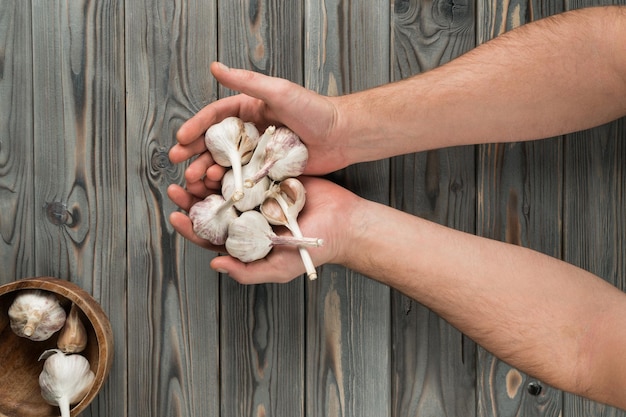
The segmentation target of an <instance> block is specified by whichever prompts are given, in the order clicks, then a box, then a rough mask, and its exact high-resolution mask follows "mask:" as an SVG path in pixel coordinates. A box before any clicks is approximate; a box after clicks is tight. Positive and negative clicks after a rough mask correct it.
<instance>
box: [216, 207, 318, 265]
mask: <svg viewBox="0 0 626 417" xmlns="http://www.w3.org/2000/svg"><path fill="white" fill-rule="evenodd" d="M322 244H323V241H322V239H316V238H298V237H294V236H277V235H276V233H274V231H273V230H272V227H271V226H270V224H269V223H268V221H267V220H266V218H265V217H264V216H263V215H262V214H261V213H259V212H258V211H246V212H244V213H241V215H240V216H239V217H238V218H237V219H235V220H233V221H232V223H231V224H230V226H229V227H228V238H227V239H226V251H227V252H228V254H229V255H231V256H233V257H235V258H237V259H239V260H240V261H242V262H253V261H256V260H259V259H262V258H264V257H265V256H266V255H267V254H268V253H269V252H270V251H271V250H272V248H273V247H274V246H277V245H289V246H321V245H322Z"/></svg>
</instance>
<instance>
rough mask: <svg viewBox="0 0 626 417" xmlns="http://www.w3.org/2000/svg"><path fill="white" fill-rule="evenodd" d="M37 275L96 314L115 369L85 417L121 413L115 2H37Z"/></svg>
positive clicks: (121, 150) (120, 99) (120, 91)
mask: <svg viewBox="0 0 626 417" xmlns="http://www.w3.org/2000/svg"><path fill="white" fill-rule="evenodd" d="M32 12H33V24H32V28H33V56H34V58H33V71H34V72H33V91H34V93H35V95H34V107H33V109H34V113H33V114H34V119H33V120H34V137H35V147H34V152H33V154H34V160H35V161H36V163H35V164H34V170H33V172H34V176H35V187H34V196H35V199H34V204H35V207H36V208H37V211H36V213H35V227H36V230H35V234H34V237H35V241H36V255H37V256H36V259H33V262H34V268H35V271H34V272H35V274H37V275H51V276H57V277H59V278H62V279H68V280H71V281H73V282H75V283H77V284H78V285H80V286H81V287H83V288H84V289H85V290H86V291H88V292H90V293H91V294H92V295H93V296H94V298H95V299H96V300H97V301H99V302H100V303H101V304H102V307H103V308H104V310H105V311H106V312H107V313H108V314H109V318H110V320H111V324H112V327H113V333H114V337H115V349H116V350H115V359H114V365H113V369H112V370H111V374H110V376H109V378H108V381H107V383H106V385H105V388H104V390H103V391H102V393H101V394H100V395H99V396H98V397H97V398H96V400H95V401H94V402H93V403H92V405H91V406H90V407H89V408H88V410H86V411H85V415H122V414H123V413H124V412H125V411H124V410H125V405H126V394H125V369H126V364H125V360H124V359H125V345H126V343H125V332H124V330H125V322H126V316H125V306H126V299H125V298H124V297H123V296H120V295H123V294H124V289H125V278H126V264H125V262H123V261H122V262H111V260H124V259H125V257H126V247H125V245H124V244H120V242H124V240H125V236H126V235H125V230H124V229H125V219H126V200H125V196H126V187H125V183H126V171H125V141H124V134H123V133H124V105H123V103H124V73H123V45H122V40H123V26H122V18H123V13H122V12H123V10H122V8H121V6H120V4H119V2H115V1H101V2H97V3H85V2H71V3H59V2H33V3H32Z"/></svg>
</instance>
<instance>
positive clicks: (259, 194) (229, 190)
mask: <svg viewBox="0 0 626 417" xmlns="http://www.w3.org/2000/svg"><path fill="white" fill-rule="evenodd" d="M275 131H276V128H275V127H274V126H270V127H268V128H267V129H265V132H264V133H263V135H261V138H260V139H259V142H258V143H257V146H256V148H255V149H254V152H253V154H252V158H250V161H249V162H248V163H247V164H246V165H244V166H243V168H242V169H241V172H242V176H243V177H244V178H247V177H249V176H252V175H254V174H256V172H257V171H258V170H259V169H260V168H261V165H262V164H263V159H264V158H265V146H266V144H267V142H268V140H269V139H270V138H271V137H272V135H273V134H274V132H275ZM270 183H271V181H270V179H269V178H268V177H264V178H262V179H261V180H260V181H258V182H257V183H256V184H254V185H253V186H252V188H248V189H247V190H246V192H245V194H244V196H243V198H241V200H239V201H237V202H235V208H236V209H237V210H239V211H242V212H243V211H248V210H253V209H254V208H256V207H258V206H259V205H260V204H261V203H262V202H263V200H264V199H265V192H266V191H267V190H268V189H269V187H270ZM235 188H236V187H235V175H234V171H233V170H229V171H226V173H225V174H224V177H223V178H222V196H223V197H224V198H225V199H226V200H231V199H232V196H233V194H234V193H235Z"/></svg>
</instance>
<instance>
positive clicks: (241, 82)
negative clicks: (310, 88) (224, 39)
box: [210, 62, 302, 101]
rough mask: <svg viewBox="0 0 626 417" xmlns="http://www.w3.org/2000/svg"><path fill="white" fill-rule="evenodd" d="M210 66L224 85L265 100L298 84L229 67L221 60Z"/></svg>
mask: <svg viewBox="0 0 626 417" xmlns="http://www.w3.org/2000/svg"><path fill="white" fill-rule="evenodd" d="M210 68H211V73H212V74H213V76H214V77H215V79H217V81H218V82H219V83H220V84H222V85H223V86H225V87H228V88H230V89H231V90H235V91H238V92H240V93H243V94H245V95H248V96H251V97H254V98H257V99H260V100H263V101H271V98H272V97H275V96H276V94H277V92H280V91H283V92H289V91H291V90H292V88H293V86H296V84H294V83H292V82H290V81H287V80H284V79H282V78H277V77H270V76H268V75H264V74H261V73H259V72H255V71H249V70H244V69H238V68H228V67H227V66H225V65H224V64H222V63H220V62H213V63H212V64H211V67H210ZM298 87H299V88H302V87H300V86H298Z"/></svg>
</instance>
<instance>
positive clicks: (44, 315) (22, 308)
mask: <svg viewBox="0 0 626 417" xmlns="http://www.w3.org/2000/svg"><path fill="white" fill-rule="evenodd" d="M8 315H9V320H10V323H11V329H12V330H13V332H14V333H15V334H17V335H18V336H20V337H25V338H28V339H30V340H34V341H42V340H47V339H49V338H50V337H51V336H52V335H53V334H54V333H56V332H57V331H59V330H60V329H61V328H62V327H63V324H65V319H66V316H67V315H66V313H65V310H64V309H63V307H61V305H60V304H59V300H58V299H57V298H56V296H55V295H54V294H52V293H50V292H47V291H43V290H22V291H20V292H19V293H18V294H17V295H16V297H15V299H14V300H13V303H12V304H11V306H10V307H9V310H8Z"/></svg>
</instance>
